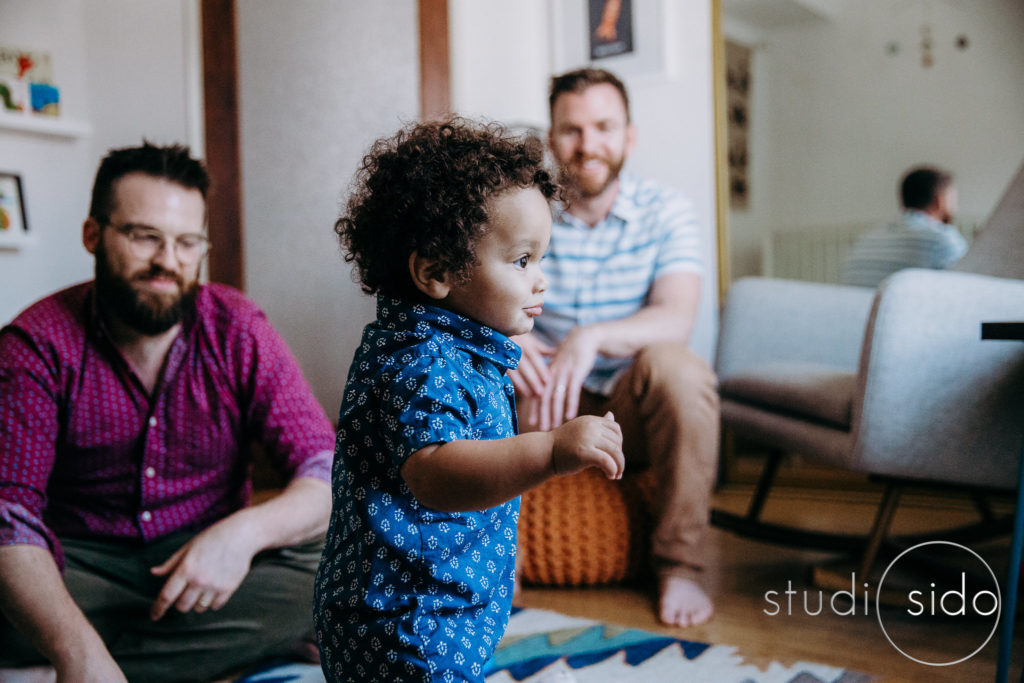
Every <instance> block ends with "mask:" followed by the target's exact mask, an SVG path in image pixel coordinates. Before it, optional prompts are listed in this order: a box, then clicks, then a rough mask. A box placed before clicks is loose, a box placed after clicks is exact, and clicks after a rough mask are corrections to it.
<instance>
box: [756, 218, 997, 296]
mask: <svg viewBox="0 0 1024 683" xmlns="http://www.w3.org/2000/svg"><path fill="white" fill-rule="evenodd" d="M981 222H982V221H981V220H980V219H977V218H974V217H971V218H965V219H961V220H958V221H957V227H958V229H959V230H960V233H961V234H962V235H963V236H964V238H965V239H966V240H967V243H968V244H971V243H972V242H973V240H974V237H975V233H976V232H977V230H978V227H979V226H980V225H981ZM881 224H882V223H847V224H842V225H822V226H820V227H817V228H804V229H801V230H792V229H790V230H774V231H769V232H768V234H767V236H766V237H765V240H764V244H763V249H762V251H761V255H762V257H761V267H762V268H763V272H764V274H765V275H766V276H768V277H778V278H784V279H787V280H808V281H810V282H832V283H838V282H839V278H840V275H841V274H842V265H843V258H844V257H845V256H846V252H847V250H849V248H850V247H851V246H853V243H854V242H855V241H856V240H857V237H858V236H859V235H860V234H861V233H862V232H864V231H865V230H870V229H872V228H875V227H878V226H879V225H881Z"/></svg>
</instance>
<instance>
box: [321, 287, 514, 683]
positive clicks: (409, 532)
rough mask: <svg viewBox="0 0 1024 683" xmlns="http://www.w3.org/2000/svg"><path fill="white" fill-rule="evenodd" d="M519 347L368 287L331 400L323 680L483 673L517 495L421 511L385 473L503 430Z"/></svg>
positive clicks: (503, 603) (497, 630)
mask: <svg viewBox="0 0 1024 683" xmlns="http://www.w3.org/2000/svg"><path fill="white" fill-rule="evenodd" d="M519 357H520V350H519V347H518V346H517V345H516V344H515V343H513V342H512V341H511V340H510V339H508V338H507V337H505V336H504V335H502V334H500V333H498V332H496V331H494V330H492V329H490V328H488V327H484V326H482V325H480V324H478V323H476V322H474V321H472V320H469V319H468V318H464V317H462V316H460V315H457V314H455V313H452V312H450V311H447V310H444V309H441V308H436V307H433V306H428V305H422V304H413V303H410V302H406V301H401V300H397V299H388V298H384V297H380V298H378V302H377V320H376V321H375V322H374V323H372V324H370V325H368V326H367V327H366V329H365V331H364V332H363V339H362V344H361V345H360V347H359V349H358V350H357V351H356V355H355V359H354V360H353V362H352V367H351V370H350V371H349V377H348V383H347V385H346V387H345V395H344V397H343V400H342V406H341V416H340V418H339V426H338V435H337V441H336V445H335V463H334V470H333V474H332V480H333V487H334V505H333V510H332V514H331V523H330V529H329V530H328V535H327V544H326V546H325V549H324V555H323V559H322V560H321V563H320V569H319V571H318V573H317V578H316V597H315V610H314V612H315V615H314V616H315V621H316V630H317V639H318V641H319V643H320V649H321V653H322V655H323V663H322V664H323V669H324V673H325V674H326V676H327V679H328V680H329V681H365V680H371V679H372V680H377V681H414V680H422V681H433V680H438V681H448V680H452V681H462V680H480V681H482V680H483V665H484V663H485V662H487V660H488V659H490V657H491V654H492V653H493V652H494V648H495V647H496V646H497V644H498V641H499V640H500V639H501V636H502V634H503V633H504V631H505V626H506V624H507V622H508V616H509V610H510V609H511V604H512V584H513V580H514V577H515V553H516V524H517V522H518V518H519V499H518V498H515V499H513V500H511V501H509V502H507V503H504V504H502V505H498V506H496V507H494V508H491V509H489V510H483V511H479V512H463V513H446V512H439V511H437V510H433V509H430V508H428V507H426V506H424V505H421V504H420V502H419V501H418V500H417V499H416V498H415V497H414V496H413V495H412V493H411V492H410V491H409V489H408V487H407V486H406V485H405V482H404V480H403V479H402V477H401V476H400V474H399V468H400V467H401V466H402V464H403V463H404V462H405V461H406V459H407V458H408V457H409V456H410V455H412V454H413V453H415V452H416V451H418V450H420V449H421V448H423V447H425V446H428V445H431V444H437V443H446V442H450V441H457V440H461V439H502V438H506V437H510V436H514V435H515V434H516V430H517V425H516V421H515V419H516V418H515V404H514V391H513V388H512V383H511V381H510V380H509V379H508V377H507V376H506V374H505V373H506V371H507V370H509V369H513V368H515V367H516V365H517V364H518V363H519Z"/></svg>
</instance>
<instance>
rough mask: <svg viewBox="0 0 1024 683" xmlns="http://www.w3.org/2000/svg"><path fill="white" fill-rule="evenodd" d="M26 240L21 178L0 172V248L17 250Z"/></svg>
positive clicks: (26, 227) (13, 174) (26, 224)
mask: <svg viewBox="0 0 1024 683" xmlns="http://www.w3.org/2000/svg"><path fill="white" fill-rule="evenodd" d="M27 239H28V219H27V218H26V217H25V200H24V198H23V196H22V193H21V176H19V175H18V174H16V173H5V172H3V171H0V248H7V249H11V248H13V249H17V248H18V247H20V246H21V245H23V244H24V243H25V242H26V240H27Z"/></svg>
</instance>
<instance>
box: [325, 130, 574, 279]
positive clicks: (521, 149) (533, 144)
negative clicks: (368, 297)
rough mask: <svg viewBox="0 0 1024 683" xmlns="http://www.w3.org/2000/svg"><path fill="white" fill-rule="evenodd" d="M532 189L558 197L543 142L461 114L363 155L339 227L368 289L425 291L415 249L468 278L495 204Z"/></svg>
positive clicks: (375, 146)
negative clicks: (417, 277)
mask: <svg viewBox="0 0 1024 683" xmlns="http://www.w3.org/2000/svg"><path fill="white" fill-rule="evenodd" d="M531 187H535V188H537V189H538V190H540V192H541V193H542V194H543V195H544V197H545V198H546V199H548V200H550V199H552V198H554V197H555V195H556V193H557V186H556V185H555V182H554V181H553V180H552V178H551V176H550V174H549V173H548V172H547V171H546V170H545V168H544V146H543V143H542V142H541V141H540V140H539V139H536V138H535V137H529V136H527V137H515V136H512V135H509V134H507V133H506V132H505V129H504V128H503V127H502V126H500V125H498V124H495V123H486V124H485V123H477V122H474V121H470V120H468V119H463V118H460V117H453V118H450V119H448V120H446V121H432V122H428V123H420V124H415V125H410V126H407V127H405V128H403V129H402V130H400V131H399V132H398V133H396V134H395V135H394V136H392V137H389V138H382V139H380V140H377V141H376V142H375V143H374V144H373V147H372V148H371V149H370V152H369V153H368V154H367V155H366V156H364V157H363V161H362V164H361V165H360V167H359V170H358V171H357V172H356V176H355V179H354V181H353V189H352V194H351V196H350V197H349V200H348V205H347V207H346V211H345V213H343V214H342V216H341V217H340V218H338V220H337V222H336V223H335V224H334V231H335V232H336V233H338V238H339V241H340V242H341V246H342V247H343V248H344V249H345V251H346V254H345V261H346V262H348V263H352V262H355V264H356V267H357V269H358V277H359V281H360V282H361V285H362V289H363V291H364V292H366V293H367V294H376V293H385V294H390V295H396V296H404V297H409V296H412V297H416V296H417V295H418V290H417V289H416V288H415V286H414V285H413V283H412V278H411V277H410V275H409V269H408V261H409V255H410V254H412V253H413V252H414V251H416V252H418V253H419V254H420V255H421V256H424V257H426V258H429V259H432V260H435V261H436V262H437V263H438V264H439V265H440V267H441V268H443V269H444V271H445V272H446V273H448V274H450V275H452V276H453V277H454V278H455V279H456V280H462V281H464V279H465V277H466V276H467V274H468V271H469V269H470V267H471V266H472V265H473V263H474V262H475V260H476V251H475V247H476V244H477V242H478V241H479V240H480V238H481V237H482V236H483V235H484V233H485V227H484V225H485V223H487V221H488V219H489V216H488V214H487V203H488V201H489V200H491V199H492V198H494V197H496V196H498V195H500V194H502V193H504V192H507V191H510V190H513V189H516V188H531Z"/></svg>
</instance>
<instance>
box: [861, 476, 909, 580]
mask: <svg viewBox="0 0 1024 683" xmlns="http://www.w3.org/2000/svg"><path fill="white" fill-rule="evenodd" d="M902 493H903V486H902V485H900V484H896V483H888V484H886V485H885V493H884V495H883V496H882V503H881V505H880V506H879V507H878V513H877V514H876V515H875V522H874V524H873V525H872V527H871V535H870V536H869V537H868V542H867V546H865V548H864V554H863V555H862V556H861V560H860V573H859V576H861V577H864V579H865V580H866V579H867V578H868V577H869V576H870V575H871V567H872V566H873V565H874V564H875V559H876V558H877V557H878V551H879V549H880V548H881V547H882V542H883V541H884V540H885V537H886V535H887V534H888V533H889V527H890V526H892V518H893V517H894V516H895V515H896V506H897V505H899V502H900V495H902Z"/></svg>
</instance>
